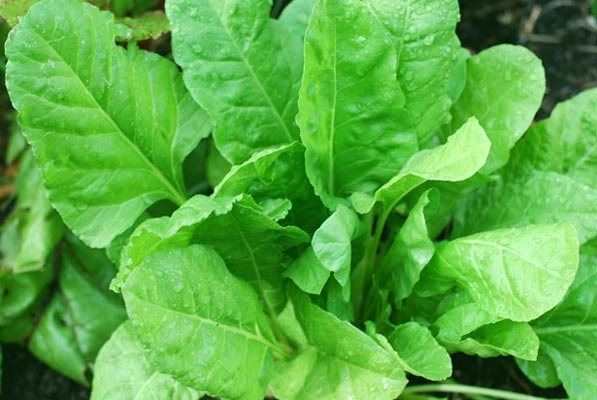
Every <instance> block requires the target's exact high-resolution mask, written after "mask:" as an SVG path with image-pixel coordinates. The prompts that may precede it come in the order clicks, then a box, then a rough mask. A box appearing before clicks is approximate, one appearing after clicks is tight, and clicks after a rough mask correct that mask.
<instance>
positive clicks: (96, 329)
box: [29, 235, 126, 384]
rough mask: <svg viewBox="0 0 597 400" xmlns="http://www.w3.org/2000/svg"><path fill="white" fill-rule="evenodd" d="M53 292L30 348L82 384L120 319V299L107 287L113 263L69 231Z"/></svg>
mask: <svg viewBox="0 0 597 400" xmlns="http://www.w3.org/2000/svg"><path fill="white" fill-rule="evenodd" d="M57 261H58V263H57V265H56V271H59V276H58V291H56V292H55V293H54V294H53V297H52V298H51V300H50V302H49V304H48V306H47V308H46V309H45V310H44V313H43V315H42V316H41V317H40V319H39V321H38V324H37V325H35V326H34V330H33V331H32V332H30V339H29V349H30V350H31V352H32V353H33V354H34V355H35V356H36V357H38V358H39V359H41V360H43V361H44V362H45V363H46V364H48V365H50V366H51V367H52V368H54V369H56V370H58V371H60V372H61V373H63V374H65V375H67V376H68V377H70V378H71V379H74V380H76V381H78V382H80V383H83V384H89V382H88V381H87V379H88V377H89V374H88V372H89V370H90V368H91V364H92V363H93V361H94V360H95V357H96V355H97V353H98V351H99V350H100V348H101V347H102V345H103V344H104V342H106V341H107V340H108V338H109V337H110V335H111V334H112V332H113V331H114V330H115V329H116V328H117V327H118V326H119V325H120V324H121V323H122V321H124V319H125V318H126V313H125V310H124V306H123V304H122V299H121V298H120V297H119V296H117V295H116V294H115V293H112V292H110V291H108V289H107V287H108V283H109V282H110V279H112V277H113V276H114V273H115V272H116V271H115V267H114V265H113V264H112V263H111V262H110V260H108V258H107V257H106V256H105V254H104V252H103V251H100V250H93V249H90V248H88V247H86V246H85V245H83V244H82V243H81V242H79V241H78V240H76V239H75V238H73V237H72V235H69V236H68V237H67V238H66V239H65V240H63V242H62V243H61V245H60V255H59V257H57Z"/></svg>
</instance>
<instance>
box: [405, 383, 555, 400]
mask: <svg viewBox="0 0 597 400" xmlns="http://www.w3.org/2000/svg"><path fill="white" fill-rule="evenodd" d="M429 392H443V393H459V394H471V395H481V396H489V397H492V398H494V399H503V400H558V399H547V398H545V397H536V396H531V395H528V394H522V393H515V392H508V391H506V390H499V389H490V388H483V387H478V386H469V385H461V384H458V383H437V384H428V385H415V386H410V387H407V388H406V389H404V391H402V394H401V395H400V397H399V399H404V400H407V399H408V396H409V395H411V394H416V393H429ZM559 400H566V399H559Z"/></svg>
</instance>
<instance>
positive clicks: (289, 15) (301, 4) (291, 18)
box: [279, 0, 317, 40]
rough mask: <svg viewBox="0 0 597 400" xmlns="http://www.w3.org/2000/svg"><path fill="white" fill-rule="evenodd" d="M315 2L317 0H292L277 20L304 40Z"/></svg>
mask: <svg viewBox="0 0 597 400" xmlns="http://www.w3.org/2000/svg"><path fill="white" fill-rule="evenodd" d="M316 3H317V0H294V1H292V2H290V4H288V5H287V6H286V7H285V8H284V10H283V11H282V14H281V15H280V18H279V20H280V22H281V23H283V24H284V26H285V27H286V28H287V29H288V30H289V31H290V32H292V33H293V34H294V35H295V36H297V37H300V38H301V39H303V40H304V39H305V33H306V31H307V26H308V25H309V18H310V17H311V14H313V8H314V7H315V4H316Z"/></svg>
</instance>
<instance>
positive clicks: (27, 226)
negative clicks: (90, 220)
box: [0, 152, 64, 273]
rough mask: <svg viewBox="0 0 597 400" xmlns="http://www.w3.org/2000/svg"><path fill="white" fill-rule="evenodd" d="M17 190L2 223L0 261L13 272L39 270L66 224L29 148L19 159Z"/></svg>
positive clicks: (0, 263)
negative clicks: (0, 258) (0, 255)
mask: <svg viewBox="0 0 597 400" xmlns="http://www.w3.org/2000/svg"><path fill="white" fill-rule="evenodd" d="M15 192H16V193H17V196H18V197H17V202H16V205H15V208H14V209H13V210H12V212H11V214H10V215H9V217H8V218H7V219H6V221H5V222H4V224H3V225H2V235H1V236H0V251H1V252H2V260H1V261H0V265H2V267H3V268H4V269H10V270H12V272H13V273H21V272H27V271H34V270H39V269H42V268H43V267H44V265H45V264H46V262H47V260H48V258H49V257H50V255H51V253H52V252H53V251H54V247H55V246H56V244H57V243H58V241H59V240H60V238H61V237H62V233H63V226H64V225H63V224H62V221H61V220H60V217H59V216H58V214H57V213H56V211H54V209H53V208H52V206H51V205H50V202H49V201H48V197H47V193H46V190H45V189H44V187H43V184H42V181H41V176H40V173H39V169H38V168H37V165H35V163H34V162H33V158H32V156H31V153H30V152H27V153H25V155H24V156H23V157H22V158H21V160H20V170H19V175H18V177H17V181H16V184H15Z"/></svg>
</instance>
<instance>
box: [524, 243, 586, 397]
mask: <svg viewBox="0 0 597 400" xmlns="http://www.w3.org/2000/svg"><path fill="white" fill-rule="evenodd" d="M595 265H597V245H596V243H595V242H592V243H590V244H587V245H584V246H582V247H581V262H580V266H579V270H578V274H577V276H576V279H575V281H574V283H573V285H572V287H571V288H570V290H569V291H568V294H567V295H566V298H565V299H564V301H563V302H562V303H560V304H559V305H558V306H557V307H556V308H554V309H553V310H552V311H550V312H548V313H547V314H545V315H544V316H542V317H541V318H539V319H538V320H537V321H534V322H533V323H532V326H533V329H534V330H535V332H536V333H537V335H538V336H539V339H540V341H541V347H540V349H541V353H542V354H543V355H544V356H545V355H546V356H547V357H542V358H539V360H538V362H539V363H541V365H540V366H538V367H537V366H534V368H533V370H529V368H524V369H523V371H525V372H527V374H528V375H529V377H530V378H531V379H532V380H534V381H537V380H539V381H545V379H544V378H543V377H541V376H539V377H538V376H537V375H536V374H537V371H551V370H553V369H552V367H555V370H556V371H557V375H558V377H559V379H560V380H561V381H562V383H563V384H564V388H566V392H567V393H568V395H569V396H570V398H573V399H590V398H591V397H592V396H593V395H594V394H595V393H597V381H595V376H597V366H596V364H595V359H597V269H596V268H595ZM527 365H529V364H527ZM529 372H533V373H532V374H529ZM550 381H551V383H554V382H553V378H552V379H547V383H550Z"/></svg>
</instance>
